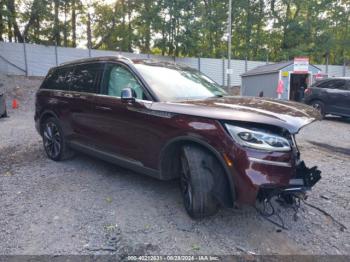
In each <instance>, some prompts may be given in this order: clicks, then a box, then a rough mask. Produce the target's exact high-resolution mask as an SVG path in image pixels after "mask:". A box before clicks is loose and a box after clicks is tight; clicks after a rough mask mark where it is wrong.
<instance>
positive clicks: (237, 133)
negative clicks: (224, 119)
mask: <svg viewBox="0 0 350 262" xmlns="http://www.w3.org/2000/svg"><path fill="white" fill-rule="evenodd" d="M225 126H226V128H227V130H228V131H229V133H230V134H231V136H232V138H233V139H234V140H235V141H236V142H237V143H239V144H240V145H242V146H246V147H251V148H255V149H261V150H266V151H290V150H291V145H290V143H289V141H288V140H287V139H286V138H284V137H282V136H279V135H275V134H271V133H267V132H264V131H256V130H252V129H247V128H243V127H238V126H233V125H230V124H225Z"/></svg>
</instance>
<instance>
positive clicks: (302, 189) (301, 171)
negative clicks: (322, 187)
mask: <svg viewBox="0 0 350 262" xmlns="http://www.w3.org/2000/svg"><path fill="white" fill-rule="evenodd" d="M320 179H321V171H320V170H318V168H317V167H316V166H314V167H312V168H308V167H306V165H305V163H304V161H301V162H300V163H299V164H298V165H297V166H296V176H295V178H292V179H290V180H289V183H288V185H286V186H273V185H272V186H271V185H270V186H267V187H266V186H264V185H263V186H261V187H260V188H259V192H258V196H257V199H258V200H259V201H263V200H264V199H270V198H271V197H273V196H274V195H279V194H294V195H305V193H306V192H307V191H308V190H311V188H312V187H313V186H314V185H315V184H316V183H317V182H318V181H319V180H320Z"/></svg>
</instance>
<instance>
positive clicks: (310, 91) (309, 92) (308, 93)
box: [304, 88, 312, 95]
mask: <svg viewBox="0 0 350 262" xmlns="http://www.w3.org/2000/svg"><path fill="white" fill-rule="evenodd" d="M304 93H305V95H311V93H312V89H311V88H306V89H305V91H304Z"/></svg>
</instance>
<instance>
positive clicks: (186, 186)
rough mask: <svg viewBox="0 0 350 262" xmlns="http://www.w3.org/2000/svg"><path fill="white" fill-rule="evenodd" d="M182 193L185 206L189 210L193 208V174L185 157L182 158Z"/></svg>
mask: <svg viewBox="0 0 350 262" xmlns="http://www.w3.org/2000/svg"><path fill="white" fill-rule="evenodd" d="M181 168H182V170H181V181H180V182H181V191H182V195H183V197H184V204H185V208H186V209H187V210H190V209H191V207H192V186H191V180H190V177H191V173H190V167H189V165H188V161H187V159H186V157H185V156H184V155H182V156H181Z"/></svg>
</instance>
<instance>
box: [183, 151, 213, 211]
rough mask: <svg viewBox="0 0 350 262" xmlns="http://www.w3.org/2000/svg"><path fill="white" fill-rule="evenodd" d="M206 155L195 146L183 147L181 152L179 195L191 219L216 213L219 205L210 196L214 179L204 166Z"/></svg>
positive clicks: (211, 195)
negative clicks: (180, 194)
mask: <svg viewBox="0 0 350 262" xmlns="http://www.w3.org/2000/svg"><path fill="white" fill-rule="evenodd" d="M208 155H209V154H208V153H207V152H205V151H204V150H202V149H201V148H200V147H197V146H190V145H188V146H184V147H183V148H182V151H181V155H180V163H181V177H180V178H181V179H180V185H181V193H182V197H183V201H184V206H185V209H186V211H187V213H188V214H189V216H190V217H192V218H204V217H207V216H211V215H214V214H215V213H217V211H218V207H219V203H218V201H217V200H216V199H215V198H214V197H213V194H212V190H213V187H214V177H213V175H212V172H211V171H210V170H209V169H208V168H207V167H206V165H205V161H206V159H208Z"/></svg>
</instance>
